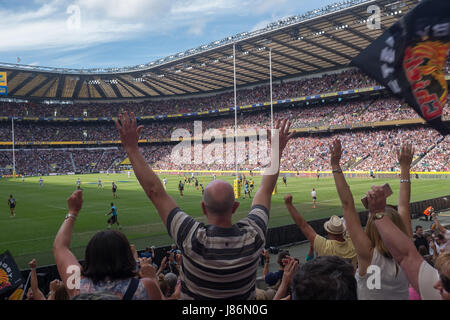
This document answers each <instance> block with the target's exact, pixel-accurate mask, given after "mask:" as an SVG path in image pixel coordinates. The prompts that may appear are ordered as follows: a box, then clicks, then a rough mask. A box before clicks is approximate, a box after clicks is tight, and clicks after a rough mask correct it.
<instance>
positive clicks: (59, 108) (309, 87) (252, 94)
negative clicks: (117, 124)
mask: <svg viewBox="0 0 450 320" xmlns="http://www.w3.org/2000/svg"><path fill="white" fill-rule="evenodd" d="M375 84H376V82H375V81H374V80H372V79H370V78H369V77H368V76H366V75H364V74H363V73H361V72H360V71H357V70H355V69H350V70H346V71H343V72H340V73H333V74H323V75H319V76H315V77H311V78H305V79H300V80H290V81H284V82H280V83H275V84H274V85H273V99H274V100H281V99H288V98H295V97H302V96H306V95H312V94H319V93H324V92H334V91H340V90H348V89H356V88H364V87H368V86H373V85H375ZM269 89H270V88H269V86H268V85H262V86H256V87H253V88H251V89H248V88H243V89H240V90H238V92H237V103H238V105H239V106H242V105H249V104H255V103H264V102H267V101H269V100H270V90H269ZM233 106H234V93H233V92H232V91H231V92H225V93H219V94H216V95H213V96H207V97H197V98H195V97H194V98H193V97H189V98H185V99H182V98H178V99H159V100H150V101H146V102H142V103H133V102H126V103H110V104H106V103H89V104H82V103H77V104H73V105H71V104H59V105H58V104H53V105H46V104H37V103H0V116H19V117H114V116H116V115H117V114H118V113H120V112H122V111H123V110H128V111H133V112H134V113H135V114H136V116H148V115H160V114H167V110H170V112H171V113H172V114H175V113H187V112H196V111H206V110H214V109H220V108H226V107H233Z"/></svg>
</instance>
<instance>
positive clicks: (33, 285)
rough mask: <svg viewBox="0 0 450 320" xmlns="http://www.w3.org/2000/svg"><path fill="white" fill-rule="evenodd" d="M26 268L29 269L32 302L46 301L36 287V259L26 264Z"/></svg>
mask: <svg viewBox="0 0 450 320" xmlns="http://www.w3.org/2000/svg"><path fill="white" fill-rule="evenodd" d="M28 266H29V267H30V269H31V270H30V283H31V291H33V300H47V299H45V296H44V294H43V293H42V291H41V290H39V286H38V278H37V274H36V267H37V263H36V259H33V260H31V261H30V262H29V263H28Z"/></svg>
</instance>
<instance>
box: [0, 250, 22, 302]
mask: <svg viewBox="0 0 450 320" xmlns="http://www.w3.org/2000/svg"><path fill="white" fill-rule="evenodd" d="M22 295H23V280H22V276H21V274H20V270H19V268H18V267H17V264H16V262H15V261H14V258H13V257H12V255H11V254H10V253H9V251H6V252H5V253H3V254H0V300H20V299H22Z"/></svg>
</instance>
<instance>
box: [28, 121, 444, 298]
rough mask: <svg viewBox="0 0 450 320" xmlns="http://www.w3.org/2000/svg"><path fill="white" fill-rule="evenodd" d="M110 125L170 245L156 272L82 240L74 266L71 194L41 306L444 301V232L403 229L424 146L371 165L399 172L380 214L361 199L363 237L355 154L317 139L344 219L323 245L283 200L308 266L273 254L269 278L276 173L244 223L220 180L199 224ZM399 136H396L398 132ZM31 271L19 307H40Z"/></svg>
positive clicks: (132, 127)
mask: <svg viewBox="0 0 450 320" xmlns="http://www.w3.org/2000/svg"><path fill="white" fill-rule="evenodd" d="M117 126H118V130H119V133H120V138H121V141H122V144H123V147H124V150H125V152H126V153H127V156H128V157H129V158H130V160H131V163H132V164H133V170H134V172H135V175H136V177H137V178H138V180H139V182H140V184H141V186H142V188H143V190H144V191H145V193H146V195H147V196H148V198H149V199H150V201H151V202H152V203H153V205H154V206H155V208H156V210H157V212H158V214H159V216H160V218H161V221H162V222H163V224H164V225H165V226H166V227H167V231H168V234H169V235H170V236H171V237H172V238H173V240H174V242H175V244H174V245H173V246H172V248H171V250H169V251H168V252H167V255H166V256H165V257H164V258H163V259H162V260H161V263H160V265H159V266H158V265H156V266H155V265H154V261H156V259H155V258H156V257H155V251H154V250H153V249H152V248H148V249H147V250H146V251H145V252H144V253H143V254H142V256H141V257H138V255H137V252H136V249H135V248H134V246H133V245H130V243H129V241H128V239H127V238H126V236H125V235H124V234H122V233H121V232H119V231H112V230H108V231H100V232H98V233H96V234H95V235H94V236H93V237H92V239H91V240H90V241H89V243H88V245H87V248H86V251H85V257H84V262H83V264H82V265H80V264H79V262H78V260H77V259H76V258H75V256H74V255H73V253H72V252H71V249H70V244H71V238H72V232H73V229H74V227H75V224H76V223H77V217H78V216H79V215H80V214H83V213H82V208H83V193H82V191H81V190H77V191H75V192H74V193H73V194H72V195H71V196H70V197H69V198H68V200H67V204H68V212H69V213H68V215H67V216H66V219H65V220H64V221H63V222H62V224H61V227H60V229H59V231H58V233H57V234H56V237H55V240H54V244H53V254H54V258H55V262H56V265H57V267H58V271H59V275H60V277H61V280H62V281H59V280H56V281H54V282H52V283H51V285H50V290H49V292H50V293H49V296H48V297H47V298H48V299H55V298H56V296H58V297H59V298H60V299H83V300H98V299H107V300H131V299H135V300H148V299H150V300H166V299H181V300H191V299H194V300H199V299H200V300H204V299H241V300H243V299H249V300H252V299H274V300H279V299H283V300H316V299H321V300H357V299H358V300H378V299H385V300H408V299H409V300H415V299H422V300H439V299H444V300H450V280H449V279H450V241H448V239H449V238H450V230H448V229H446V228H445V227H444V226H442V225H441V224H440V223H439V220H438V218H437V216H436V215H435V214H434V213H433V215H432V217H433V219H434V235H433V236H432V237H426V235H424V234H423V233H422V228H421V227H417V228H416V233H415V234H413V231H412V227H411V216H410V211H409V210H410V193H411V183H410V179H411V177H410V170H411V165H412V163H413V159H414V155H415V153H416V152H417V151H419V150H420V149H417V150H414V149H415V148H420V147H421V144H422V143H423V142H422V141H421V140H420V139H419V140H413V139H412V136H408V135H406V136H404V137H403V139H404V140H399V142H400V143H398V144H396V145H395V148H394V149H395V150H396V151H398V153H396V154H395V155H390V154H387V153H378V154H377V157H379V158H395V162H396V163H397V164H398V166H399V167H400V171H399V174H400V181H399V183H400V191H399V197H398V204H397V207H394V206H391V205H388V204H387V203H386V198H387V197H386V196H387V195H386V193H385V190H384V188H383V187H381V186H373V187H372V188H371V189H370V190H368V192H367V194H366V195H367V208H368V210H369V217H368V221H367V224H366V226H365V227H364V228H363V226H362V225H361V222H360V219H359V216H358V214H357V212H356V209H355V203H354V199H353V195H352V192H351V190H350V187H349V186H348V184H347V182H346V179H345V176H344V174H343V163H344V162H345V161H344V157H347V158H350V157H351V154H352V153H354V152H355V150H356V149H351V148H349V144H348V143H344V144H343V145H342V144H341V141H340V139H339V138H340V137H339V136H334V137H332V139H329V140H327V142H326V143H324V145H326V146H324V149H323V150H324V151H323V152H324V154H323V158H324V159H325V160H324V161H325V162H324V163H323V165H324V166H326V167H327V168H328V169H330V168H331V170H332V172H333V177H334V181H335V186H336V191H337V193H338V195H339V199H340V201H341V203H342V208H343V212H344V217H343V219H340V218H339V217H337V216H332V217H330V219H329V220H328V221H327V222H326V223H325V224H324V229H325V231H326V233H327V237H323V236H320V235H318V234H317V233H316V232H315V231H314V230H313V229H312V228H311V226H309V224H308V223H307V222H306V220H305V219H304V218H303V216H302V215H301V213H299V212H298V211H297V209H296V208H295V206H294V202H293V201H294V199H293V198H292V196H290V195H286V196H285V205H286V209H287V211H288V212H289V214H290V215H291V217H292V219H293V221H294V222H295V224H296V225H297V226H298V227H299V228H300V229H301V230H302V232H303V234H304V235H305V237H306V238H307V239H308V240H309V242H310V252H309V253H308V256H307V261H306V262H300V261H299V259H298V258H295V257H291V256H290V255H289V254H286V253H282V254H280V256H279V259H278V261H277V262H278V265H279V270H278V271H276V272H270V271H269V270H268V266H267V264H268V260H269V259H268V255H267V253H266V252H265V251H264V250H263V249H264V247H265V237H266V232H267V224H268V220H269V212H270V210H271V196H272V190H273V188H274V187H275V184H276V182H277V179H278V176H279V172H271V173H269V174H267V175H264V176H263V178H262V181H261V184H260V186H259V188H258V190H257V192H256V194H255V195H254V197H253V199H252V207H251V209H250V211H249V214H248V216H247V217H245V218H243V219H242V220H240V221H239V222H238V223H235V224H233V223H232V220H231V216H232V214H233V213H234V212H235V211H236V209H237V207H238V206H239V203H237V202H235V198H234V192H233V188H232V186H231V185H230V184H228V183H227V182H225V181H223V180H214V181H213V182H211V183H209V184H208V186H207V187H206V188H205V190H204V191H205V192H204V195H203V199H202V202H201V204H200V205H201V209H202V211H203V213H204V215H205V217H206V220H207V224H204V223H199V222H198V221H196V220H195V219H194V218H192V217H191V216H190V215H189V214H188V213H186V212H184V211H183V210H182V209H180V207H179V206H178V204H177V203H176V202H175V199H174V198H172V197H171V196H170V195H168V194H167V192H166V191H165V188H164V186H163V184H162V183H161V181H160V179H159V178H158V176H157V175H156V174H155V172H154V171H153V170H152V168H154V165H153V164H150V165H148V164H147V161H146V159H145V152H144V154H143V153H142V152H141V150H139V147H138V137H139V131H140V129H137V126H136V121H135V119H134V118H133V116H131V117H129V116H128V114H126V113H125V114H122V115H121V117H120V122H118V123H117ZM289 126H290V123H289V122H288V121H286V120H283V121H281V122H280V121H277V124H276V128H280V138H279V142H280V143H279V145H278V150H274V151H275V153H274V154H275V155H279V156H280V157H282V159H284V158H285V157H286V154H284V152H283V151H284V150H285V149H286V148H287V149H289V143H288V142H289V140H291V139H292V138H293V135H292V134H290V133H289ZM424 130H425V129H424ZM397 134H398V135H400V136H401V135H402V134H403V133H402V130H399V132H397ZM424 134H425V132H424ZM366 135H367V133H366ZM422 138H423V137H422ZM406 141H408V143H407V142H406ZM366 142H368V141H366ZM360 145H361V143H360ZM413 146H414V147H413ZM291 147H292V146H291ZM155 150H156V149H155ZM419 152H420V151H419ZM296 153H301V151H300V150H296ZM374 156H375V155H374ZM423 245H424V246H425V247H426V245H428V246H429V247H431V249H432V250H433V253H432V254H430V252H431V251H429V248H428V250H425V252H423V247H422V246H423ZM419 249H420V250H419ZM419 251H420V252H422V253H424V254H423V255H421V254H420V253H419ZM242 252H245V254H242ZM429 255H431V257H429ZM261 256H263V258H264V260H265V267H264V272H263V275H264V280H265V282H266V283H267V284H268V285H270V287H269V289H266V288H264V287H258V285H257V282H256V271H257V267H258V262H259V261H260V258H261ZM69 267H70V268H73V267H75V268H79V270H80V271H81V281H80V285H79V287H74V288H72V287H71V288H70V289H69V287H68V286H67V284H68V283H69V281H71V279H70V277H71V273H70V272H68V271H67V270H68V268H69ZM30 268H31V269H32V280H31V287H32V288H31V289H30V290H28V293H27V297H28V298H29V299H39V300H44V299H46V297H45V296H44V295H43V294H42V292H41V291H40V289H39V288H38V287H37V281H36V278H35V276H36V270H35V268H36V261H34V260H33V261H31V262H30ZM373 269H378V271H379V272H378V275H379V277H380V279H379V280H378V281H379V283H380V286H379V287H376V288H374V287H373V283H372V282H373V281H371V280H370V278H371V277H372V273H373ZM33 277H34V278H35V279H33ZM375 289H376V290H375ZM61 291H62V292H61ZM57 292H59V293H58V294H57Z"/></svg>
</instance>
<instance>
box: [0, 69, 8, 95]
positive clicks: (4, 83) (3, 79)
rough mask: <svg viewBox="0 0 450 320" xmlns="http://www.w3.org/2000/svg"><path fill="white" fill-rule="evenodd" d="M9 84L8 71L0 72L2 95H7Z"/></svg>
mask: <svg viewBox="0 0 450 320" xmlns="http://www.w3.org/2000/svg"><path fill="white" fill-rule="evenodd" d="M7 84H8V82H7V79H6V72H0V96H6V94H7Z"/></svg>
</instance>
